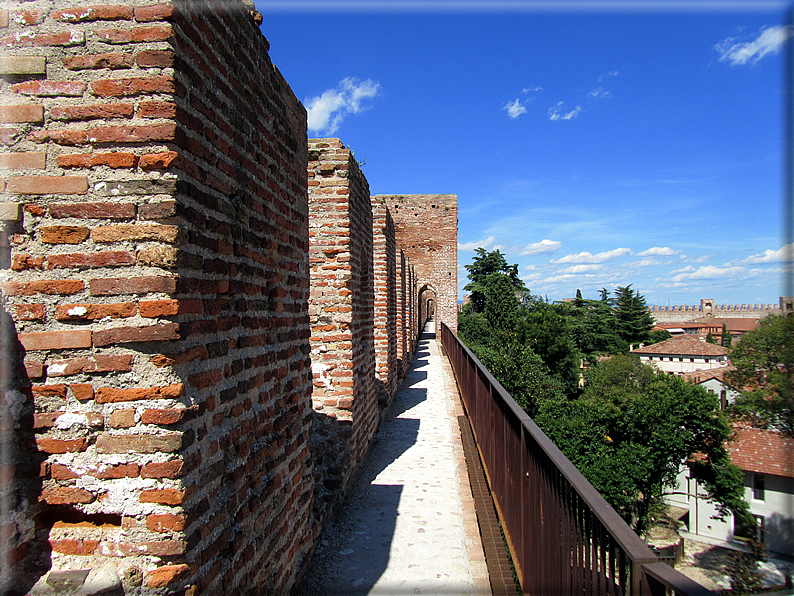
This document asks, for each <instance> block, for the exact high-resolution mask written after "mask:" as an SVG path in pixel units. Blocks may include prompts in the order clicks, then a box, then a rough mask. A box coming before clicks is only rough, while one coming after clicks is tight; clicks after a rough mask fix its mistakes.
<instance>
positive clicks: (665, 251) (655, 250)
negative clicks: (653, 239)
mask: <svg viewBox="0 0 794 596" xmlns="http://www.w3.org/2000/svg"><path fill="white" fill-rule="evenodd" d="M677 253H678V251H677V250H673V249H672V248H670V247H669V246H654V247H652V248H649V249H648V250H644V251H642V252H638V253H637V256H638V257H669V256H670V255H674V254H677Z"/></svg>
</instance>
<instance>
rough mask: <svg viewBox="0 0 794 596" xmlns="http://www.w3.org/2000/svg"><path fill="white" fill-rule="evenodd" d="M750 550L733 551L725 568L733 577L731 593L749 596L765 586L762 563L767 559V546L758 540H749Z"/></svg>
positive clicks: (747, 542) (738, 595)
mask: <svg viewBox="0 0 794 596" xmlns="http://www.w3.org/2000/svg"><path fill="white" fill-rule="evenodd" d="M746 544H747V547H748V549H749V551H750V552H748V553H745V552H742V551H731V553H730V555H729V559H728V564H727V565H726V566H725V570H726V571H727V572H728V576H729V577H730V578H731V594H736V595H737V596H749V595H750V594H755V593H757V592H760V591H761V589H762V588H763V587H764V574H763V571H761V568H760V567H761V565H760V563H761V562H762V561H763V560H764V559H766V547H765V546H764V545H763V544H762V543H760V542H758V541H757V540H753V539H750V540H747V541H746Z"/></svg>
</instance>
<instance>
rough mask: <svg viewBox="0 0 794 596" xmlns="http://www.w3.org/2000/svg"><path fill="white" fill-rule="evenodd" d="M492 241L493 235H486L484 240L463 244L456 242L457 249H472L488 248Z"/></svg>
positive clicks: (494, 240) (493, 240) (494, 238)
mask: <svg viewBox="0 0 794 596" xmlns="http://www.w3.org/2000/svg"><path fill="white" fill-rule="evenodd" d="M494 242H496V237H495V236H488V237H487V238H486V239H485V240H477V241H475V242H466V243H464V244H461V243H460V242H458V250H474V249H475V248H488V247H489V246H491V244H493V243H494Z"/></svg>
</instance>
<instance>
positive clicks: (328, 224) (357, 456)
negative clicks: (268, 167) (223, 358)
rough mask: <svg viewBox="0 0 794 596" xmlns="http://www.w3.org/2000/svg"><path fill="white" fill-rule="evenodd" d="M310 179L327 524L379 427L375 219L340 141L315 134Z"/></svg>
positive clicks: (319, 476)
mask: <svg viewBox="0 0 794 596" xmlns="http://www.w3.org/2000/svg"><path fill="white" fill-rule="evenodd" d="M308 179H309V181H308V185H309V228H310V249H309V258H310V268H311V298H310V303H309V316H310V324H311V344H312V345H311V351H312V376H313V383H314V390H313V393H312V405H313V407H314V411H315V416H314V429H313V432H312V438H311V449H312V456H313V459H314V474H315V485H316V490H315V504H314V510H315V516H316V520H317V521H318V522H319V523H322V520H323V519H324V517H325V514H326V512H327V510H328V509H329V508H330V507H332V506H333V504H334V503H335V501H336V499H337V498H338V497H339V496H340V494H341V492H343V491H344V487H345V486H347V483H348V481H349V479H350V478H351V476H352V474H353V472H354V471H355V470H356V469H357V467H358V464H359V463H360V462H361V459H362V458H363V456H364V453H365V452H366V450H367V447H368V446H369V442H370V440H371V438H372V436H373V435H374V433H375V430H376V429H377V426H378V419H379V413H378V401H377V393H376V388H375V344H374V295H373V292H374V269H373V244H372V243H373V223H372V208H371V204H370V197H369V185H368V183H367V180H366V177H365V176H364V174H363V173H362V172H361V169H360V168H359V166H358V163H357V162H356V160H355V158H354V157H353V155H352V153H351V152H350V150H349V149H346V148H345V146H344V145H343V144H342V143H341V141H340V140H339V139H311V140H309V165H308Z"/></svg>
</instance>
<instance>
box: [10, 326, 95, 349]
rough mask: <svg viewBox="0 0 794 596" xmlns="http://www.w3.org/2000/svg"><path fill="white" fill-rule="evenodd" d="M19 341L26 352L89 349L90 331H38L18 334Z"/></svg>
mask: <svg viewBox="0 0 794 596" xmlns="http://www.w3.org/2000/svg"><path fill="white" fill-rule="evenodd" d="M18 337H19V341H20V343H21V344H22V346H23V347H24V348H25V350H27V351H29V352H30V351H34V350H66V349H69V348H90V347H91V331H88V330H72V331H39V332H35V333H20V334H19V336H18Z"/></svg>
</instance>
